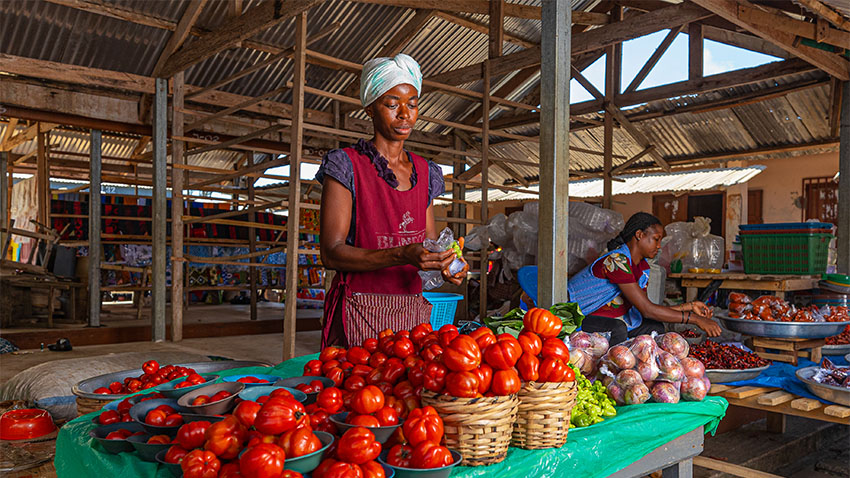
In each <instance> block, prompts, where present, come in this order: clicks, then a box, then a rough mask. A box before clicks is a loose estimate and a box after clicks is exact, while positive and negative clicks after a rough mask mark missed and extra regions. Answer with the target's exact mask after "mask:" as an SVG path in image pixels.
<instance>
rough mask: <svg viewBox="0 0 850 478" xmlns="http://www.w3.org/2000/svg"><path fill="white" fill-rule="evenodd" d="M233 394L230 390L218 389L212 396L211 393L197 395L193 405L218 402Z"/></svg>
mask: <svg viewBox="0 0 850 478" xmlns="http://www.w3.org/2000/svg"><path fill="white" fill-rule="evenodd" d="M175 388H176V387H175ZM232 395H233V394H232V393H230V392H228V391H227V390H221V391H218V392H216V393H214V394H213V395H212V396H209V395H198V396H197V397H195V398H194V399H193V400H192V406H197V405H206V404H208V403H215V402H217V401H219V400H224V399H225V398H228V397H230V396H232Z"/></svg>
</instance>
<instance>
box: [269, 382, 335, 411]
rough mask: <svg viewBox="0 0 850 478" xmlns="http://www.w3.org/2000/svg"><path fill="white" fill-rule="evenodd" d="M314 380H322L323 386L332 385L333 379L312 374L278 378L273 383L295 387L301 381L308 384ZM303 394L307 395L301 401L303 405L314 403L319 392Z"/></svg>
mask: <svg viewBox="0 0 850 478" xmlns="http://www.w3.org/2000/svg"><path fill="white" fill-rule="evenodd" d="M314 380H318V381H320V382H322V385H324V387H325V388H328V387H333V386H334V381H333V380H331V379H329V378H327V377H314V376H303V377H289V378H282V379H280V380H278V381H277V382H275V385H277V386H279V387H287V388H295V387H297V386H298V385H301V384H302V383H304V384H309V383H310V382H312V381H314ZM296 390H297V389H296ZM305 395H306V396H307V399H306V400H305V401H304V402H303V403H304V405H310V404H311V403H316V397H317V396H318V395H319V392H315V393H307V394H305Z"/></svg>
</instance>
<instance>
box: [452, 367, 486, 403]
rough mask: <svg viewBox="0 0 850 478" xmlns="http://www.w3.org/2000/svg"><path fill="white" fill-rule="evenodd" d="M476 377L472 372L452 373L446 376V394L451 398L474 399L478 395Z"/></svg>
mask: <svg viewBox="0 0 850 478" xmlns="http://www.w3.org/2000/svg"><path fill="white" fill-rule="evenodd" d="M479 385H480V384H479V382H478V375H476V374H475V373H473V372H452V373H450V374H448V375H446V390H445V391H446V393H448V394H449V395H451V396H453V397H463V398H475V397H476V396H477V395H478V386H479Z"/></svg>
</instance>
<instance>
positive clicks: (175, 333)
mask: <svg viewBox="0 0 850 478" xmlns="http://www.w3.org/2000/svg"><path fill="white" fill-rule="evenodd" d="M181 23H182V20H181ZM184 78H185V75H184V73H183V72H182V71H181V72H179V73H177V74H176V75H174V79H173V80H172V88H173V95H174V96H173V97H172V106H173V111H172V124H171V135H172V137H174V136H183V127H184V124H183V121H184V117H183V113H182V112H181V111H180V110H181V109H182V108H183V102H184V92H185V84H186V83H185V79H184ZM184 151H185V143H183V141H180V140H172V142H171V164H172V168H171V256H172V261H171V327H172V335H171V340H172V341H174V342H179V341H181V340H183V302H184V294H183V283H184V272H185V263H184V261H183V237H184V235H185V233H186V228H185V227H183V214H184V202H183V186H184V178H183V175H184V173H183V170H182V169H180V168H175V167H173V166H178V165H184V164H186V156H185V155H184V154H183V153H184ZM143 281H144V277H143ZM139 310H141V302H140V303H139Z"/></svg>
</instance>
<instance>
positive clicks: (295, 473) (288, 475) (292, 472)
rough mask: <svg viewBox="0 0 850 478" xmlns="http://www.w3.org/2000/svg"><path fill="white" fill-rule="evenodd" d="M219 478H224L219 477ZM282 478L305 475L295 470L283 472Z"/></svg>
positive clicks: (302, 476) (302, 477)
mask: <svg viewBox="0 0 850 478" xmlns="http://www.w3.org/2000/svg"><path fill="white" fill-rule="evenodd" d="M218 478H224V477H223V476H221V475H219V477H218ZM280 478H304V475H302V474H301V473H298V472H297V471H295V470H283V473H281V474H280Z"/></svg>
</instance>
